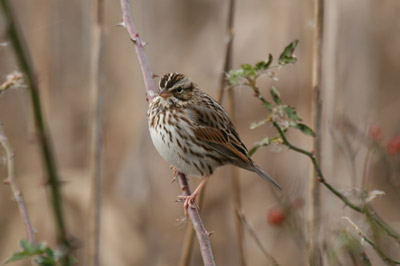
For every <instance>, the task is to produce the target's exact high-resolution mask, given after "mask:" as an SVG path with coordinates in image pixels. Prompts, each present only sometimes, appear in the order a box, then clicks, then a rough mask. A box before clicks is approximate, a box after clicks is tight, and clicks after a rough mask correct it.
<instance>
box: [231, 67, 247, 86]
mask: <svg viewBox="0 0 400 266" xmlns="http://www.w3.org/2000/svg"><path fill="white" fill-rule="evenodd" d="M244 77H245V75H244V70H243V69H237V70H231V71H229V74H228V80H229V82H230V83H231V84H232V85H235V84H236V83H237V82H238V81H239V80H240V79H242V78H244Z"/></svg>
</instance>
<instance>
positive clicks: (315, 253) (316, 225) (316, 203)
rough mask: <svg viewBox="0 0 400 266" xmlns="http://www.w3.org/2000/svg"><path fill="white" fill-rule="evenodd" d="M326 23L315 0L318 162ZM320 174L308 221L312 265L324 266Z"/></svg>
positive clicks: (314, 185)
mask: <svg viewBox="0 0 400 266" xmlns="http://www.w3.org/2000/svg"><path fill="white" fill-rule="evenodd" d="M323 22H324V1H323V0H314V23H315V29H314V38H313V62H312V90H313V98H314V99H313V110H312V112H313V116H314V117H313V120H314V121H313V122H314V128H315V130H316V133H317V136H318V138H314V150H315V156H316V159H317V161H318V162H320V161H321V140H322V124H321V123H322V101H321V80H322V75H321V74H322V63H321V62H322V40H323ZM318 176H319V174H318V173H317V171H315V170H314V171H313V174H312V175H311V176H310V180H309V192H310V193H309V195H310V201H311V202H310V205H309V207H310V212H309V213H310V219H309V221H308V230H309V242H308V252H309V261H310V265H322V257H321V250H320V248H319V247H320V244H319V243H318V242H319V240H318V239H319V237H318V236H319V231H320V225H321V196H320V184H319V182H318V178H317V177H318Z"/></svg>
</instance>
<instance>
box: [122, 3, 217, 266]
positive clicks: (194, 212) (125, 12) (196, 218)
mask: <svg viewBox="0 0 400 266" xmlns="http://www.w3.org/2000/svg"><path fill="white" fill-rule="evenodd" d="M120 3H121V9H122V22H121V24H120V25H121V26H124V27H125V28H126V30H127V31H128V34H129V37H130V38H131V40H132V41H133V43H134V44H135V50H136V54H137V57H138V59H139V65H140V69H141V71H142V75H143V78H144V83H145V86H146V91H147V97H148V100H149V102H150V103H151V101H152V100H153V99H154V97H155V96H156V90H155V87H154V83H153V74H152V72H151V70H150V67H149V63H148V61H147V58H146V55H145V52H144V47H143V42H142V40H141V38H140V37H139V34H138V32H137V30H136V28H135V25H134V23H133V19H132V15H131V10H130V5H129V1H128V0H120ZM177 179H178V183H179V185H180V187H181V190H182V194H183V196H189V195H191V192H190V189H189V184H188V182H187V178H186V175H185V174H183V173H178V174H177ZM188 213H189V217H190V219H191V221H192V224H193V228H194V229H195V231H196V234H197V238H198V240H199V244H200V251H201V254H202V258H203V262H204V265H206V266H215V261H214V257H213V254H212V250H211V245H210V241H209V239H208V233H207V231H206V229H205V227H204V225H203V222H202V220H201V217H200V214H199V210H198V208H197V206H196V207H195V208H191V207H189V208H188Z"/></svg>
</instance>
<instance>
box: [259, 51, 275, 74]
mask: <svg viewBox="0 0 400 266" xmlns="http://www.w3.org/2000/svg"><path fill="white" fill-rule="evenodd" d="M271 63H272V55H271V54H269V55H268V58H267V60H265V61H261V62H258V63H257V64H256V66H255V69H256V70H257V71H265V70H267V69H268V67H269V66H270V65H271Z"/></svg>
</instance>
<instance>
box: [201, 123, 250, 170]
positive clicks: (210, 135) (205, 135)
mask: <svg viewBox="0 0 400 266" xmlns="http://www.w3.org/2000/svg"><path fill="white" fill-rule="evenodd" d="M194 134H195V135H196V137H197V138H198V139H200V140H202V141H205V142H208V143H210V144H211V143H213V144H217V145H221V146H222V147H220V148H223V149H227V150H228V151H229V152H230V153H233V154H234V155H235V156H237V157H239V159H241V160H243V161H245V162H248V163H250V162H251V161H250V160H249V158H248V157H247V156H246V155H244V154H243V153H241V152H240V151H238V149H236V148H235V146H234V145H232V144H231V143H230V142H229V141H228V139H226V137H225V136H224V134H223V133H222V131H221V130H220V129H216V128H212V127H200V128H196V129H195V130H194ZM230 141H233V139H230ZM237 145H240V146H241V144H240V143H237ZM217 150H219V151H220V152H222V153H224V152H223V150H221V149H218V148H217Z"/></svg>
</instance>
